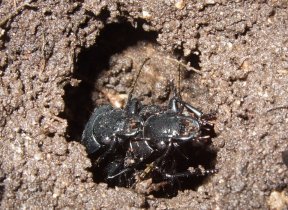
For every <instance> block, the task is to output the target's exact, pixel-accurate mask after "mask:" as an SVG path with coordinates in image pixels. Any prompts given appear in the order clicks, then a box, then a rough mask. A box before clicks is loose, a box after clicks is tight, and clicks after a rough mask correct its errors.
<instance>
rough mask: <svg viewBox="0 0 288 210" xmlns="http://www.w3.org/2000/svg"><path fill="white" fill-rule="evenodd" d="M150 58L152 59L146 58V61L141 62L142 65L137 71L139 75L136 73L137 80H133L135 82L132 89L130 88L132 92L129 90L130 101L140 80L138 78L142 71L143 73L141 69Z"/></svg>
mask: <svg viewBox="0 0 288 210" xmlns="http://www.w3.org/2000/svg"><path fill="white" fill-rule="evenodd" d="M148 60H150V58H145V60H144V62H143V63H142V64H141V66H140V68H139V71H138V73H137V75H136V78H135V80H134V82H133V84H132V88H131V90H130V92H129V95H128V101H129V100H130V99H131V98H132V93H133V91H134V89H135V86H136V83H137V80H138V78H139V76H140V73H141V71H142V69H143V67H144V65H145V63H146V62H147V61H148Z"/></svg>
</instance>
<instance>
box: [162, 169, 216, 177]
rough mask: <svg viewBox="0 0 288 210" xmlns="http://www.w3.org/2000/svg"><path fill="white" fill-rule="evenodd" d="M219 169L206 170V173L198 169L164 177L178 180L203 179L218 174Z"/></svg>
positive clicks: (167, 174)
mask: <svg viewBox="0 0 288 210" xmlns="http://www.w3.org/2000/svg"><path fill="white" fill-rule="evenodd" d="M217 172H218V170H217V169H206V170H204V171H201V170H200V169H199V168H196V169H195V170H194V171H184V172H181V173H174V174H169V173H164V174H163V175H164V177H165V178H166V179H178V178H189V177H193V176H194V177H203V176H207V175H211V174H215V173H217Z"/></svg>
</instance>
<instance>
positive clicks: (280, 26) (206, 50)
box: [0, 0, 288, 209]
mask: <svg viewBox="0 0 288 210" xmlns="http://www.w3.org/2000/svg"><path fill="white" fill-rule="evenodd" d="M287 11H288V3H287V1H286V0H268V1H244V0H238V1H233V2H232V1H226V0H200V1H188V0H171V1H158V0H150V1H134V0H131V1H120V0H112V1H111V0H110V1H108V0H107V1H106V0H103V1H100V0H83V1H58V0H53V1H52V0H48V1H38V0H27V1H21V0H14V1H8V0H2V1H1V0H0V83H1V86H0V200H1V208H2V209H15V208H40V207H42V208H57V209H58V208H68V209H75V208H77V209H80V208H87V209H92V208H94V209H100V208H106V209H119V208H123V209H131V208H134V209H138V208H151V209H287V208H288V198H287V197H288V196H287V191H288V189H287V188H288V170H287V166H286V165H285V164H284V163H283V159H285V158H286V157H285V158H284V154H285V152H284V151H286V150H288V144H287V142H288V132H287V130H288V100H287V98H288V97H287V96H288V30H287V25H288V12H287ZM147 57H149V58H150V61H149V63H147V65H145V67H144V68H143V72H142V73H143V74H142V75H140V77H139V80H138V82H137V85H136V88H135V93H134V94H135V97H138V98H140V99H141V100H142V101H143V103H145V104H150V103H157V104H165V103H167V99H168V98H169V94H170V92H171V90H170V89H169V85H168V81H169V80H171V79H174V81H177V79H178V71H177V68H178V66H179V63H181V64H180V66H181V68H180V72H181V82H180V85H181V86H180V90H181V93H182V96H183V98H184V99H185V100H186V101H188V102H189V103H191V104H193V105H194V106H196V107H199V108H200V109H201V110H203V111H204V112H206V113H208V112H211V111H216V112H217V119H216V121H215V131H216V134H217V137H215V138H213V145H214V147H216V148H217V149H218V153H217V159H216V167H217V168H218V169H219V172H218V173H217V174H214V175H212V176H210V177H209V179H206V180H205V182H203V183H201V185H199V186H198V187H197V188H196V189H186V190H184V191H179V192H178V194H177V195H176V196H174V197H173V198H156V197H153V196H151V195H150V196H145V195H143V194H140V193H136V192H134V191H133V190H130V189H126V188H117V187H116V188H108V187H107V185H106V184H105V183H97V182H94V180H93V175H92V173H91V171H90V167H91V161H90V159H89V158H88V157H87V154H86V152H85V148H84V147H83V146H82V145H81V144H80V143H79V142H80V137H81V133H82V130H83V127H84V125H85V122H87V120H88V118H89V115H90V114H91V112H92V110H93V108H94V107H95V106H96V105H101V104H103V103H111V104H113V105H114V106H123V105H124V104H125V101H126V99H127V94H128V92H129V90H130V89H131V84H132V82H133V79H134V78H135V74H136V72H137V69H138V68H139V66H140V65H141V62H143V60H144V59H145V58H147ZM195 71H197V72H198V73H196V72H195ZM199 72H201V73H199ZM282 156H283V159H282ZM286 159H287V158H286ZM286 159H285V160H286ZM286 162H287V160H286Z"/></svg>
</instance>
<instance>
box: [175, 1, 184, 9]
mask: <svg viewBox="0 0 288 210" xmlns="http://www.w3.org/2000/svg"><path fill="white" fill-rule="evenodd" d="M185 5H186V4H185V1H184V0H176V3H175V7H176V8H177V9H183V8H184V7H185Z"/></svg>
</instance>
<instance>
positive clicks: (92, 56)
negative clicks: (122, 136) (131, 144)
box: [62, 23, 157, 141]
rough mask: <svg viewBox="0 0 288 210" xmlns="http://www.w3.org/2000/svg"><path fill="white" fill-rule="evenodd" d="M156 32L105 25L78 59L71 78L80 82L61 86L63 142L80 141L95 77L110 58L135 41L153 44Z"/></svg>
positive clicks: (89, 109) (90, 109) (92, 103)
mask: <svg viewBox="0 0 288 210" xmlns="http://www.w3.org/2000/svg"><path fill="white" fill-rule="evenodd" d="M156 36H157V33H155V32H145V31H143V29H141V27H139V28H138V29H135V28H133V27H132V26H131V25H130V24H128V23H123V24H110V25H107V26H106V27H105V28H104V30H103V31H102V32H101V34H100V36H99V37H98V38H97V43H96V45H95V46H93V47H92V48H89V49H84V50H83V51H82V52H81V54H80V55H79V57H78V63H77V66H76V70H75V72H74V75H73V77H74V78H76V79H79V80H81V83H80V84H79V86H78V87H72V86H71V85H67V86H66V87H65V96H64V101H65V110H64V113H62V117H64V118H66V119H67V120H68V128H67V139H68V140H77V141H79V140H80V139H81V135H82V131H83V129H84V126H85V123H86V122H87V121H88V119H89V117H90V115H91V113H92V111H93V109H94V108H95V104H94V102H93V101H92V97H91V94H92V91H93V90H94V84H95V81H96V79H97V75H98V74H99V72H101V71H102V70H103V69H104V68H107V67H108V65H109V58H110V57H111V55H113V54H116V53H119V52H121V51H122V50H124V49H125V48H127V47H129V46H131V45H134V44H136V43H137V42H138V41H149V42H154V41H155V40H156Z"/></svg>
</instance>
